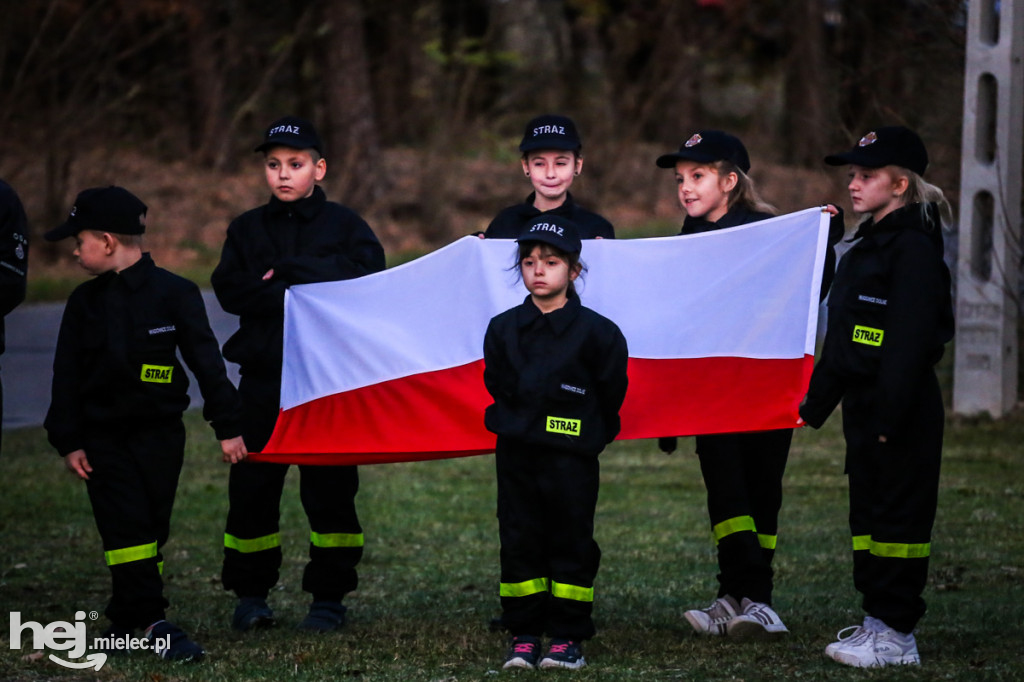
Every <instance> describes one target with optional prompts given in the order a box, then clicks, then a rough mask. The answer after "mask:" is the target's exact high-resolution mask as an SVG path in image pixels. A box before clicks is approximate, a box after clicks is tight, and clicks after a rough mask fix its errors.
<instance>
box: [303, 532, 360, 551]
mask: <svg viewBox="0 0 1024 682" xmlns="http://www.w3.org/2000/svg"><path fill="white" fill-rule="evenodd" d="M309 541H310V542H311V543H313V546H314V547H362V546H363V534H362V533H315V532H313V531H310V532H309Z"/></svg>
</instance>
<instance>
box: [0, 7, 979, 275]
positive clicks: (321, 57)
mask: <svg viewBox="0 0 1024 682" xmlns="http://www.w3.org/2000/svg"><path fill="white" fill-rule="evenodd" d="M965 23H966V3H965V2H963V0H642V1H641V0H392V1H387V2H384V1H377V2H371V1H370V0H277V1H275V2H262V1H256V0H213V1H207V0H91V1H89V0H22V1H21V2H17V3H14V2H5V3H3V21H2V22H0V46H2V48H0V92H2V93H3V97H2V99H0V129H2V130H3V131H4V142H3V144H2V146H0V175H2V177H4V178H5V179H6V180H7V181H8V182H10V183H11V184H12V185H13V186H14V187H15V188H16V189H17V190H18V192H19V193H20V194H21V196H22V198H23V200H24V202H25V204H26V207H27V209H28V211H29V214H30V218H31V221H32V227H33V233H34V234H35V235H38V234H40V233H41V232H42V231H44V230H45V229H48V228H49V227H52V226H53V225H54V224H56V223H57V222H59V221H60V220H61V219H62V218H63V216H64V214H65V213H66V212H67V210H68V208H69V207H70V203H71V201H72V200H73V198H74V196H75V194H76V193H77V192H78V191H79V190H81V189H82V188H84V187H87V186H93V185H100V184H107V183H116V184H122V185H124V186H127V187H128V188H129V189H132V190H133V191H135V192H136V193H137V194H139V195H140V197H141V198H142V199H143V200H144V201H146V202H147V203H148V204H149V205H150V209H151V210H150V225H151V226H157V227H156V228H155V229H153V230H152V231H153V232H154V234H153V237H152V239H154V240H155V242H154V244H155V245H156V248H158V249H163V250H164V251H166V254H164V257H163V259H162V260H163V261H164V262H165V263H166V262H167V261H168V260H169V261H170V265H172V266H173V265H175V264H178V263H181V264H186V265H187V264H188V263H189V262H192V261H195V260H196V259H198V260H200V261H201V260H202V259H203V258H204V257H205V258H215V255H216V251H217V250H218V249H219V245H220V242H221V240H222V239H223V230H224V228H225V227H226V224H227V221H228V220H229V219H230V218H231V217H232V216H233V215H235V214H237V213H239V212H241V211H243V210H245V209H247V208H250V207H252V206H254V205H256V204H258V203H262V202H263V201H265V199H266V196H267V191H266V188H265V186H264V185H263V179H262V173H261V172H260V171H259V169H258V159H257V158H256V155H254V154H253V153H252V147H253V146H254V145H255V144H257V143H258V142H259V141H260V137H261V135H262V130H263V128H264V127H265V126H266V124H267V123H269V122H270V121H271V120H273V119H275V118H277V117H279V116H281V115H283V114H287V113H296V114H299V115H303V116H305V117H308V118H310V119H312V120H313V121H314V122H315V123H316V124H317V126H318V127H319V129H320V132H321V134H322V135H323V136H324V137H325V139H326V143H327V148H328V149H327V158H328V164H329V171H328V181H327V182H326V183H325V185H326V189H327V190H328V195H329V196H330V197H331V198H334V199H336V200H338V201H341V202H343V203H346V204H348V205H350V206H352V207H353V208H355V209H357V210H359V211H360V212H362V213H363V214H364V215H365V216H366V217H367V219H368V220H369V221H370V223H371V225H373V226H374V228H375V229H376V230H377V231H378V233H379V234H380V235H381V237H382V240H383V241H384V242H385V246H386V247H388V249H389V251H402V250H420V251H422V250H426V249H429V248H434V247H436V246H439V245H441V244H443V243H446V242H448V241H450V240H451V239H454V238H456V237H458V236H460V235H462V234H466V233H467V232H471V231H473V230H475V229H480V228H481V227H482V226H484V225H486V223H487V221H488V219H489V218H490V217H491V216H493V214H494V213H495V212H496V211H497V210H498V209H499V208H501V207H502V206H504V205H507V204H509V203H511V202H514V201H519V200H521V199H522V198H523V197H524V196H525V195H526V194H527V193H528V192H529V189H530V188H529V186H528V184H526V183H525V181H524V180H523V178H522V177H521V175H520V174H519V171H518V169H517V158H518V151H517V150H516V147H517V144H518V140H519V137H520V136H521V134H522V129H523V126H524V124H525V122H526V121H527V119H529V118H530V117H532V116H534V115H536V114H538V113H544V112H560V113H565V114H568V115H570V116H572V117H574V118H575V119H576V121H577V123H578V124H579V127H580V130H581V133H582V135H583V139H584V154H585V157H586V169H585V172H584V175H583V176H582V177H581V178H580V181H579V182H578V184H577V185H576V186H574V188H573V191H574V194H575V195H576V196H577V199H578V200H580V201H581V203H584V204H585V205H588V206H590V207H593V208H595V209H597V210H600V211H601V212H603V213H605V214H607V215H608V216H609V217H611V218H612V219H613V222H615V224H616V227H617V228H618V229H619V230H620V231H621V232H623V234H626V235H632V234H637V235H639V234H644V233H645V230H646V231H647V232H646V233H651V232H652V231H654V232H657V231H659V230H660V231H661V232H662V233H665V234H669V233H674V231H675V229H674V226H675V225H678V223H679V216H678V207H676V206H675V204H674V191H673V187H672V183H671V182H670V181H669V179H668V178H667V177H666V176H665V175H664V172H663V171H659V170H658V169H657V168H655V166H654V163H653V160H654V158H655V156H656V155H657V154H659V153H662V152H665V151H668V150H671V149H675V148H676V147H678V145H679V144H680V143H681V142H682V141H683V140H685V139H686V138H688V137H689V135H690V134H691V133H692V132H693V131H695V130H696V129H698V128H712V127H714V128H723V129H726V130H730V131H732V132H735V133H736V134H738V135H740V136H741V137H742V138H743V139H744V141H745V142H747V146H748V147H749V149H750V152H751V156H752V159H753V166H754V168H753V171H752V175H753V177H754V179H755V180H756V181H757V182H758V183H759V184H760V185H761V186H762V189H763V190H764V193H765V194H766V195H767V198H768V199H769V200H771V201H773V202H774V203H775V204H776V205H777V206H778V207H779V208H780V209H781V210H793V209H796V208H802V207H806V206H809V205H815V204H818V203H822V202H823V201H833V202H839V203H842V202H844V201H845V191H844V189H843V187H844V183H843V178H842V177H841V176H840V175H839V174H838V172H837V171H834V170H831V171H830V170H828V169H826V168H825V167H824V166H823V165H822V164H821V158H822V156H823V155H824V154H825V153H828V152H831V151H837V150H840V149H843V148H846V147H848V146H849V145H850V144H851V143H852V142H853V141H854V140H856V139H857V138H858V137H859V136H860V134H862V133H863V132H864V131H866V130H868V129H870V128H871V127H874V126H877V125H881V124H892V123H900V124H905V125H908V126H910V127H912V128H914V129H916V130H918V131H919V132H920V133H921V135H922V137H924V139H925V140H926V143H927V144H928V146H929V151H930V152H931V155H932V158H933V162H932V168H931V170H930V171H929V176H928V177H929V179H931V180H932V181H933V182H936V183H937V184H939V185H940V186H942V187H943V188H944V189H945V190H946V192H947V195H948V196H949V197H950V199H952V200H953V201H954V203H955V202H956V199H957V184H958V183H957V175H958V173H959V153H960V125H961V122H960V119H961V112H962V99H963V94H962V92H963V60H964V29H965ZM33 248H34V253H33V260H34V261H35V262H37V263H39V264H40V266H41V267H43V268H45V267H47V266H54V267H57V266H61V265H66V259H65V257H64V256H63V255H62V254H64V251H66V249H62V248H60V247H53V246H50V245H44V244H43V243H42V240H41V238H37V239H35V241H34V244H33Z"/></svg>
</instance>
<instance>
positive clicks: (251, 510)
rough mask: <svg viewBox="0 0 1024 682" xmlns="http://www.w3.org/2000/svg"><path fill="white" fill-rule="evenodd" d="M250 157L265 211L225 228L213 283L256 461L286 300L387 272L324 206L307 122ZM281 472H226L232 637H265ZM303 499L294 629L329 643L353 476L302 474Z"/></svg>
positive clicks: (349, 549) (291, 124)
mask: <svg viewBox="0 0 1024 682" xmlns="http://www.w3.org/2000/svg"><path fill="white" fill-rule="evenodd" d="M256 151H258V152H263V154H264V171H265V175H266V180H267V184H268V185H269V186H270V191H271V193H272V195H273V196H271V198H270V201H269V202H268V203H267V204H265V205H263V206H260V207H258V208H255V209H252V210H250V211H247V212H246V213H243V214H242V215H240V216H239V217H237V218H235V219H234V220H233V221H232V222H231V224H230V225H229V226H228V234H227V240H226V241H225V243H224V250H223V252H222V253H221V259H220V263H219V264H218V265H217V268H216V269H215V270H214V272H213V276H212V277H211V281H212V283H213V289H214V292H215V293H216V294H217V300H218V301H220V304H221V306H223V308H224V310H225V311H226V312H229V313H232V314H234V315H238V316H239V318H240V319H239V329H238V331H237V332H236V333H235V334H234V335H233V336H232V337H231V338H230V339H229V340H228V342H227V343H226V344H224V357H225V358H226V359H228V360H230V361H232V362H236V363H238V364H239V365H240V366H241V375H242V376H241V381H240V383H239V393H240V394H241V397H242V407H243V410H244V422H243V434H244V436H245V442H246V443H247V444H248V445H249V447H250V449H251V450H252V451H253V452H258V451H259V450H261V449H262V448H263V447H264V446H265V445H266V443H267V441H268V440H269V439H270V435H271V433H272V432H273V429H274V423H275V421H276V420H277V415H278V412H279V405H280V393H281V363H282V351H283V334H284V292H285V290H286V289H287V288H288V287H289V286H291V285H293V284H308V283H312V282H327V281H333V280H341V279H350V278H353V277H359V276H361V275H366V274H369V273H371V272H378V271H380V270H383V269H384V249H383V248H382V247H381V245H380V242H378V241H377V237H376V236H375V235H374V233H373V231H372V230H371V229H370V226H369V225H367V224H366V222H365V221H364V220H363V219H362V218H360V217H359V216H358V215H357V214H356V213H355V212H353V211H352V210H350V209H348V208H346V207H344V206H342V205H340V204H336V203H334V202H330V201H327V197H326V196H325V195H324V192H323V190H322V189H320V187H318V186H317V184H316V183H317V182H319V181H320V180H322V179H323V178H324V175H325V174H326V173H327V162H326V161H325V160H324V158H323V145H322V143H321V141H320V137H319V136H318V135H317V133H316V131H315V130H314V128H313V126H312V125H311V124H310V123H309V122H308V121H306V120H303V119H301V118H296V117H294V116H289V117H286V118H282V119H280V120H278V121H275V122H274V123H272V124H271V125H270V127H269V128H268V129H267V131H266V135H265V136H264V140H263V143H262V144H260V145H259V146H258V147H256ZM287 472H288V465H287V464H270V463H258V464H257V463H250V462H241V463H239V464H237V465H236V466H233V467H231V476H230V479H229V483H228V497H229V503H230V509H229V510H228V519H227V527H226V529H225V532H224V568H223V572H222V575H221V578H222V581H223V583H224V588H225V589H227V590H234V592H235V594H236V595H237V596H238V598H239V601H238V604H237V606H236V608H235V612H234V616H233V618H232V627H234V628H235V629H236V630H240V631H246V630H251V629H254V628H261V627H269V626H271V625H273V624H274V615H273V612H272V611H271V609H270V607H269V606H268V605H267V601H266V599H267V595H268V594H269V592H270V589H271V588H272V587H273V586H274V585H275V584H276V583H277V580H278V575H279V570H280V567H281V557H282V555H281V538H280V534H279V525H278V524H279V521H280V503H281V492H282V489H283V487H284V479H285V474H286V473H287ZM299 473H300V475H301V477H302V478H301V482H300V495H301V497H302V506H303V508H304V509H305V510H306V516H307V517H308V518H309V523H310V528H311V532H310V539H309V558H310V560H309V563H308V564H307V565H306V570H305V573H304V574H303V578H302V589H303V590H305V591H307V592H310V593H311V594H312V597H313V599H312V604H311V606H310V609H309V613H308V614H307V616H306V617H305V618H304V619H303V621H302V622H301V623H299V628H300V629H304V630H310V631H315V632H327V631H329V630H335V629H337V628H339V627H341V626H342V625H343V624H344V622H345V611H346V609H345V606H344V605H343V604H342V603H341V602H342V598H343V597H344V595H345V594H346V593H348V592H351V591H352V590H354V589H355V588H356V584H357V575H356V564H358V563H359V560H360V558H361V557H362V553H363V531H362V528H361V527H360V525H359V518H358V516H357V515H356V508H355V496H356V492H357V490H358V488H359V478H358V473H357V470H356V468H355V467H350V466H349V467H345V466H338V467H330V466H324V467H318V466H312V467H309V466H300V467H299Z"/></svg>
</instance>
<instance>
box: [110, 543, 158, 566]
mask: <svg viewBox="0 0 1024 682" xmlns="http://www.w3.org/2000/svg"><path fill="white" fill-rule="evenodd" d="M155 556H156V543H155V542H150V543H148V544H145V545H135V546H134V547H125V548H123V549H112V550H110V551H108V552H104V553H103V558H104V559H106V560H107V566H116V565H118V564H127V563H128V562H131V561H142V560H143V559H152V558H153V557H155Z"/></svg>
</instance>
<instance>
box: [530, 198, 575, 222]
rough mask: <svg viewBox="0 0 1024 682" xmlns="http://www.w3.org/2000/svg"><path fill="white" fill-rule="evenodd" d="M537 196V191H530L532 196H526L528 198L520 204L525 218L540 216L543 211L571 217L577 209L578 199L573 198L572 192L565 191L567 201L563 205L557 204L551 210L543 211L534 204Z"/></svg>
mask: <svg viewBox="0 0 1024 682" xmlns="http://www.w3.org/2000/svg"><path fill="white" fill-rule="evenodd" d="M536 198H537V193H536V192H530V196H528V197H526V200H525V201H524V202H523V203H522V204H520V207H521V208H520V211H519V214H520V215H521V216H523V217H524V218H532V217H534V216H538V215H540V214H541V213H551V214H553V215H560V216H565V217H567V218H571V217H572V215H573V213H574V212H575V211H576V201H575V200H574V199H573V198H572V192H566V193H565V201H563V202H562V205H561V206H556V207H555V208H553V209H551V210H549V211H541V210H540V209H539V208H537V207H536V206H534V205H533V202H534V200H535V199H536Z"/></svg>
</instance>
